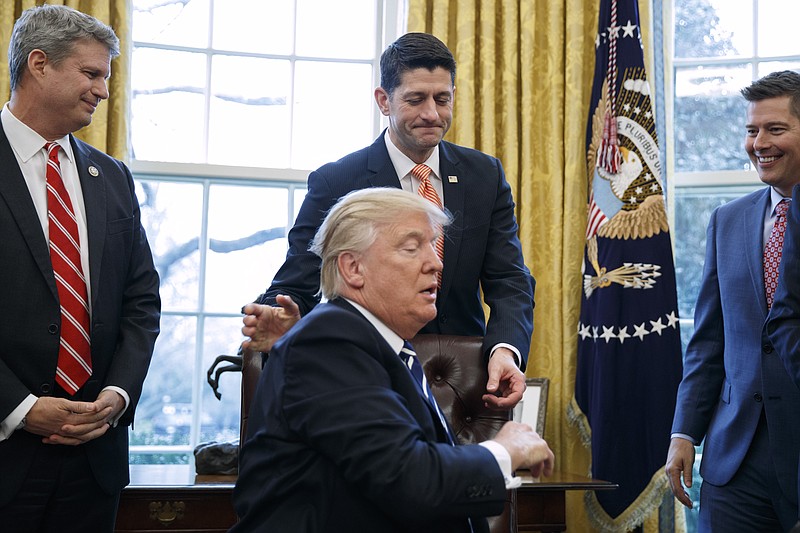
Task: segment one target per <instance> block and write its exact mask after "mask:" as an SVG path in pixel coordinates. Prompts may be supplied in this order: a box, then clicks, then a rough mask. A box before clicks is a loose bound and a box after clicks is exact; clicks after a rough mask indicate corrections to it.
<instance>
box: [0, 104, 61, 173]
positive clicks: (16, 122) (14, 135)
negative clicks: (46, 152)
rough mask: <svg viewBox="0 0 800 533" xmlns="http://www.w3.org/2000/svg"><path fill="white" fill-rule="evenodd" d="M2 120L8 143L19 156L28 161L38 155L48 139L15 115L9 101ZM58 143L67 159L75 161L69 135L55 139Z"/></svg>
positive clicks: (0, 115) (0, 116) (24, 161)
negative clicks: (9, 106)
mask: <svg viewBox="0 0 800 533" xmlns="http://www.w3.org/2000/svg"><path fill="white" fill-rule="evenodd" d="M0 122H2V124H3V131H5V132H6V137H8V143H9V144H10V145H11V149H12V150H14V152H15V153H16V154H17V157H19V159H20V160H21V161H22V162H23V163H27V162H28V161H29V160H30V159H31V158H32V157H33V156H34V155H36V154H37V153H38V152H39V151H40V150H41V149H42V148H44V145H45V144H46V143H47V140H46V139H45V138H44V137H42V136H41V135H39V134H38V133H36V132H35V131H33V130H32V129H31V128H30V127H28V125H27V124H25V123H24V122H22V121H21V120H20V119H18V118H17V117H15V116H14V113H12V112H11V110H10V109H9V108H8V102H6V104H5V105H4V106H3V110H2V111H0ZM54 142H55V143H57V144H58V145H59V146H60V147H61V149H62V150H63V151H64V153H65V154H66V156H67V159H69V160H70V161H74V160H75V159H74V157H73V155H72V145H71V144H70V142H69V135H65V136H63V137H61V138H60V139H56V140H55V141H54Z"/></svg>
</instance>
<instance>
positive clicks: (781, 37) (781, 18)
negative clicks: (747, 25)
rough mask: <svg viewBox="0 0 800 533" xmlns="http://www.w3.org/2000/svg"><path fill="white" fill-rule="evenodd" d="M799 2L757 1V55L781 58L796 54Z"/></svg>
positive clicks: (780, 0) (799, 18)
mask: <svg viewBox="0 0 800 533" xmlns="http://www.w3.org/2000/svg"><path fill="white" fill-rule="evenodd" d="M798 20H800V2H798V1H797V0H759V1H758V55H759V56H761V57H764V56H782V55H787V54H796V53H797V51H798V47H797V41H796V40H795V39H796V37H791V36H792V35H795V32H796V31H797V21H798Z"/></svg>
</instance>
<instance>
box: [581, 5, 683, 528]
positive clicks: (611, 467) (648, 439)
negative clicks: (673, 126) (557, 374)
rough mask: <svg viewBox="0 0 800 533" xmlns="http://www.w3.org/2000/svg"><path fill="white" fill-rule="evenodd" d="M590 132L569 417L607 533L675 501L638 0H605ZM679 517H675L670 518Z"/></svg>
mask: <svg viewBox="0 0 800 533" xmlns="http://www.w3.org/2000/svg"><path fill="white" fill-rule="evenodd" d="M595 50H596V52H595V74H594V85H593V88H592V100H591V107H590V112H589V117H588V124H587V130H586V156H587V175H588V183H589V187H588V191H587V202H588V214H589V216H588V221H587V225H586V251H585V257H584V261H583V270H582V274H583V291H582V299H581V313H580V323H579V325H578V362H577V374H576V379H575V398H574V401H573V402H572V404H571V405H570V413H569V418H570V420H571V421H572V422H574V423H575V424H577V425H578V427H579V429H580V431H581V434H582V436H584V438H585V441H586V444H587V446H591V453H592V455H591V457H592V471H591V474H592V477H595V478H598V479H604V480H607V481H613V482H615V483H617V484H619V488H618V489H616V490H611V491H600V492H596V493H594V492H587V493H586V503H587V508H588V514H589V518H590V520H591V521H592V523H593V525H594V527H595V528H596V529H597V530H600V531H629V530H631V529H633V528H635V527H637V526H639V525H641V524H642V523H643V522H644V520H645V519H646V518H647V517H648V515H651V513H653V512H654V511H657V510H658V509H659V507H660V505H661V504H662V502H666V503H667V505H668V506H669V505H673V502H674V500H673V499H672V496H671V493H668V491H669V489H668V485H667V478H666V475H665V473H664V464H665V462H666V458H667V449H668V448H669V440H670V427H671V424H672V416H673V413H674V410H675V396H676V392H677V389H678V383H679V382H680V380H681V373H682V363H681V343H680V333H679V328H678V305H677V294H676V290H675V268H674V264H673V259H672V247H671V245H670V236H669V226H668V223H667V214H666V209H665V206H664V182H663V178H662V172H661V161H660V157H659V150H658V139H657V137H656V128H655V120H654V119H655V116H654V113H653V105H652V102H651V93H650V86H649V84H648V82H647V76H646V73H645V68H644V56H643V53H642V50H643V48H642V41H641V32H640V28H639V11H638V5H637V0H601V5H600V20H599V25H598V31H597V37H596V40H595ZM667 514H671V513H669V512H668V513H667Z"/></svg>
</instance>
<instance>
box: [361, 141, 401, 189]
mask: <svg viewBox="0 0 800 533" xmlns="http://www.w3.org/2000/svg"><path fill="white" fill-rule="evenodd" d="M384 134H385V130H384V133H382V134H381V135H379V136H378V138H377V139H376V140H375V142H374V143H372V145H371V146H370V147H369V148H368V149H367V171H369V173H370V174H369V175H368V176H367V179H368V180H369V184H370V187H394V188H396V189H399V188H400V178H399V177H398V176H397V171H396V170H395V169H394V165H393V164H392V160H391V159H390V158H389V151H388V150H387V149H386V141H384V140H383V136H384Z"/></svg>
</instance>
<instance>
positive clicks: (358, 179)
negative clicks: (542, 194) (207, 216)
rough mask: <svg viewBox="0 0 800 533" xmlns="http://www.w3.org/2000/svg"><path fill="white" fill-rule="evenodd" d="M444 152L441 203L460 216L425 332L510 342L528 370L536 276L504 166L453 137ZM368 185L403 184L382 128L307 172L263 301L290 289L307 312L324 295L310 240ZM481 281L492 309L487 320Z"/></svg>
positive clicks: (487, 342) (492, 343)
mask: <svg viewBox="0 0 800 533" xmlns="http://www.w3.org/2000/svg"><path fill="white" fill-rule="evenodd" d="M440 156H441V157H440V166H441V169H440V172H441V174H442V186H443V187H444V204H445V207H446V208H447V209H448V210H449V211H450V212H451V213H452V214H453V216H454V217H455V219H454V222H453V224H452V225H451V226H450V227H449V228H448V229H447V234H446V238H445V244H444V272H443V273H442V288H441V291H440V294H439V297H438V299H437V302H436V307H437V311H438V314H437V317H436V319H435V320H434V321H432V322H431V323H429V324H428V325H427V326H425V328H423V329H422V330H421V331H420V333H440V334H450V335H472V336H483V337H485V338H484V349H485V350H488V349H491V348H492V347H493V346H495V345H496V344H498V343H501V342H505V343H508V344H511V345H512V346H514V347H516V348H517V349H518V350H519V351H520V354H521V355H522V359H523V361H522V368H523V370H524V368H525V363H526V360H527V357H528V351H529V349H530V342H531V334H532V333H533V290H534V280H533V278H532V277H531V275H530V272H529V271H528V268H527V267H526V266H525V263H524V260H523V258H522V246H521V245H520V242H519V238H518V237H517V229H518V227H517V222H516V218H515V216H514V200H513V198H512V197H511V188H510V187H509V185H508V182H507V181H506V179H505V174H504V173H503V167H502V165H501V164H500V161H499V160H497V159H496V158H494V157H490V156H488V155H486V154H483V153H481V152H478V151H476V150H471V149H469V148H463V147H460V146H456V145H454V144H451V143H448V142H442V143H441V144H440ZM450 176H454V177H455V180H454V181H451V180H450ZM367 187H397V188H400V181H399V178H398V176H397V173H396V172H395V169H394V166H393V165H392V161H391V159H389V152H388V151H387V150H386V144H385V141H384V138H383V134H382V135H381V136H380V137H378V139H377V140H376V141H375V142H374V143H373V144H372V145H371V146H369V147H367V148H364V149H362V150H359V151H358V152H355V153H352V154H350V155H348V156H346V157H344V158H342V159H340V160H339V161H336V162H334V163H329V164H327V165H324V166H323V167H321V168H320V169H319V170H317V171H315V172H312V173H311V174H310V175H309V177H308V194H307V195H306V197H305V200H304V201H303V205H302V207H301V208H300V212H299V214H298V215H297V220H296V222H295V224H294V227H293V228H292V230H291V232H290V233H289V251H288V253H287V255H286V262H285V263H284V264H283V266H282V267H281V268H280V270H278V273H277V274H276V275H275V278H274V279H273V281H272V285H271V286H270V287H269V289H267V291H266V292H265V293H264V294H262V295H261V296H260V297H259V298H258V300H257V301H258V302H259V303H267V304H270V305H274V304H275V296H276V295H278V294H287V295H289V296H291V297H292V299H294V301H295V302H297V304H298V305H299V306H300V312H301V313H302V314H304V315H305V314H306V313H308V312H309V311H310V310H311V309H312V308H313V307H314V306H315V305H316V304H317V303H318V302H319V297H318V296H317V292H318V290H319V268H320V260H319V258H318V257H317V256H316V255H314V254H313V253H311V252H309V251H308V245H309V243H310V241H311V240H312V239H313V237H314V234H315V233H316V231H317V228H319V226H320V224H322V220H323V219H324V217H325V215H326V214H327V212H328V210H329V209H330V208H331V206H333V204H334V203H336V201H337V200H338V199H339V198H340V197H342V196H344V195H346V194H347V193H349V192H351V191H353V190H357V189H364V188H367ZM481 288H482V289H483V297H484V299H485V300H486V303H487V305H488V306H489V307H490V309H491V314H490V317H489V323H488V326H487V324H486V321H485V318H484V312H483V307H482V304H481V294H480V290H481Z"/></svg>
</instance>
